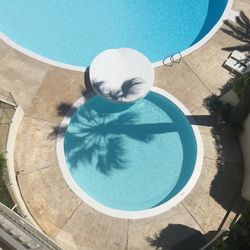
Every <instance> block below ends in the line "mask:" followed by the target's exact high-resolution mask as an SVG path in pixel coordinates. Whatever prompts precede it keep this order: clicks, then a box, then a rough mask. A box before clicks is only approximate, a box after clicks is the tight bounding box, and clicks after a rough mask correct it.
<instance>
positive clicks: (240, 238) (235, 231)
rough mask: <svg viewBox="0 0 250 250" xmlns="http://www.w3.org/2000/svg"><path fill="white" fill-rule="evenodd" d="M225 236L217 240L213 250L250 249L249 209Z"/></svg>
mask: <svg viewBox="0 0 250 250" xmlns="http://www.w3.org/2000/svg"><path fill="white" fill-rule="evenodd" d="M226 237H227V238H226V239H225V240H223V239H221V240H219V241H218V242H217V244H216V246H215V247H213V250H244V249H250V211H248V212H246V213H245V214H244V215H243V216H242V217H241V218H240V220H239V221H238V222H237V223H236V224H235V225H234V226H233V227H232V228H231V230H230V231H229V233H228V234H227V236H226Z"/></svg>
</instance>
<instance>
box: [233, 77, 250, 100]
mask: <svg viewBox="0 0 250 250" xmlns="http://www.w3.org/2000/svg"><path fill="white" fill-rule="evenodd" d="M249 88H250V73H248V74H245V75H243V76H239V77H236V78H235V79H234V81H233V89H234V92H235V93H236V94H237V95H238V97H239V98H240V99H242V98H243V97H244V96H246V94H247V92H248V90H249Z"/></svg>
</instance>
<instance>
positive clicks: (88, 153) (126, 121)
mask: <svg viewBox="0 0 250 250" xmlns="http://www.w3.org/2000/svg"><path fill="white" fill-rule="evenodd" d="M105 102H106V101H105ZM109 105H110V104H109ZM113 106H114V108H113V110H112V108H110V109H108V110H106V112H103V107H102V105H99V106H97V105H94V104H93V103H91V104H90V105H87V106H85V108H84V109H79V110H78V112H77V113H75V115H73V113H74V112H75V111H76V109H74V108H73V110H71V112H67V110H68V108H70V107H71V104H69V103H61V104H60V105H59V106H58V115H61V116H63V114H64V115H66V116H67V114H68V113H70V115H69V117H70V116H71V115H73V116H72V118H71V125H70V126H69V127H61V126H56V127H54V128H53V131H52V132H51V134H50V137H51V138H56V137H57V136H60V137H64V142H65V144H64V147H65V155H66V158H67V160H68V161H69V162H70V163H71V167H72V168H77V167H79V166H84V165H87V164H90V165H92V166H95V167H96V169H97V170H98V171H100V172H101V173H103V174H104V175H107V176H108V175H110V174H111V172H112V171H113V170H122V169H125V168H126V167H127V166H128V165H129V164H128V163H129V159H127V157H126V152H127V148H126V147H127V146H126V139H127V138H130V139H133V140H137V141H140V142H143V143H149V142H151V141H152V140H154V139H155V136H156V135H157V134H163V133H168V132H173V131H178V126H176V124H174V123H165V122H163V123H147V124H141V123H140V114H138V113H137V112H135V111H131V112H122V111H124V110H126V109H128V108H129V107H131V105H125V106H124V105H120V106H119V105H118V104H116V105H113V104H112V107H113ZM110 107H111V106H110ZM119 111H121V113H120V114H119V115H117V112H119ZM113 113H116V115H115V116H114V115H113ZM66 131H67V133H65V132H66Z"/></svg>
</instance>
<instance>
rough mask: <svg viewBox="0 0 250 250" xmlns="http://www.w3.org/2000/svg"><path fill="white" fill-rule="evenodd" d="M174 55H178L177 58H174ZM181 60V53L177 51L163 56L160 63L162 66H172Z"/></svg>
mask: <svg viewBox="0 0 250 250" xmlns="http://www.w3.org/2000/svg"><path fill="white" fill-rule="evenodd" d="M176 55H179V58H178V59H175V56H176ZM167 60H169V61H170V62H169V61H168V62H167ZM181 60H182V54H181V52H178V53H176V54H173V55H171V56H170V57H165V58H164V59H163V61H162V63H163V65H164V66H167V67H172V66H173V65H174V63H180V62H181Z"/></svg>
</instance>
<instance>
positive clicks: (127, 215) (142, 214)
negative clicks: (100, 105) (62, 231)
mask: <svg viewBox="0 0 250 250" xmlns="http://www.w3.org/2000/svg"><path fill="white" fill-rule="evenodd" d="M151 91H153V92H155V93H158V94H160V95H162V96H164V97H166V98H167V99H169V100H170V101H172V102H173V103H174V104H175V105H176V106H177V107H178V108H179V109H180V110H181V111H182V112H183V113H184V114H185V115H186V116H188V117H189V120H191V121H192V124H191V126H192V129H193V132H194V135H195V138H196V142H197V158H196V162H195V166H194V170H193V173H192V175H191V177H190V179H189V181H188V182H187V183H186V185H185V186H184V187H183V188H182V190H181V191H180V192H179V193H177V194H176V195H175V196H174V197H172V198H171V199H170V200H168V201H167V202H165V203H164V204H162V205H159V206H157V207H154V208H150V209H146V210H141V211H124V210H118V209H112V208H109V207H107V206H104V205H103V204H101V203H99V202H97V201H96V200H94V199H93V198H92V197H91V196H89V195H88V194H87V193H85V192H84V191H83V190H82V189H81V188H80V187H79V186H78V185H77V184H76V182H75V181H74V179H73V177H72V176H71V173H70V171H69V169H68V166H67V163H66V159H65V154H64V136H63V137H61V136H58V137H57V157H58V162H59V166H60V169H61V172H62V174H63V177H64V179H65V181H66V183H67V184H68V186H69V187H70V188H71V190H72V191H73V192H74V193H75V194H76V195H77V196H78V197H79V198H80V199H81V200H83V202H85V203H86V204H88V205H89V206H90V207H92V208H94V209H96V210H97V211H99V212H101V213H103V214H105V215H109V216H112V217H115V218H121V219H142V218H147V217H151V216H155V215H158V214H161V213H163V212H165V211H167V210H169V209H170V208H172V207H174V206H175V205H177V204H178V203H179V202H180V201H182V200H183V199H184V198H185V197H186V196H187V195H188V194H189V193H190V192H191V190H192V189H193V187H194V186H195V184H196V182H197V180H198V178H199V176H200V173H201V169H202V163H203V152H204V150H203V143H202V138H201V134H200V132H199V128H198V125H195V121H194V120H193V119H192V115H191V113H190V112H189V111H188V109H187V108H186V107H185V106H184V105H183V104H182V103H181V102H180V101H179V100H177V99H176V98H175V97H174V96H172V95H171V94H169V93H168V92H166V91H165V90H163V89H160V88H157V87H153V88H152V89H151ZM90 95H91V96H93V95H94V93H91V94H90ZM91 96H86V97H81V98H80V99H79V100H77V101H76V102H75V103H74V104H73V105H72V108H71V109H70V110H69V111H68V113H67V115H66V116H65V117H64V119H63V121H62V123H61V126H62V127H67V126H68V124H69V122H70V119H71V118H70V117H71V116H72V115H73V113H74V110H75V108H78V107H79V106H81V105H82V104H84V102H85V101H86V100H87V99H88V98H90V97H91ZM190 118H191V119H190Z"/></svg>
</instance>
